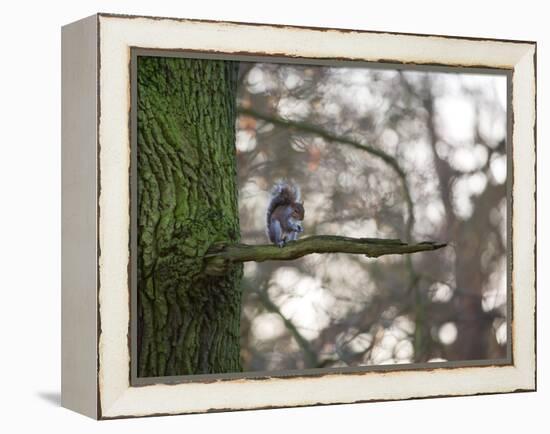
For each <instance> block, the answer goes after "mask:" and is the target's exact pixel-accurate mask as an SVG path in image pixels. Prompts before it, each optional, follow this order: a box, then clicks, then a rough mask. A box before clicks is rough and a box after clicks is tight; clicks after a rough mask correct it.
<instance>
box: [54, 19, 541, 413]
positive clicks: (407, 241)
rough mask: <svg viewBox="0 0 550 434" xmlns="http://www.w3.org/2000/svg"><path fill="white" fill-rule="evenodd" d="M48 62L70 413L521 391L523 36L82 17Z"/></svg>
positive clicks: (525, 178) (527, 84) (526, 359)
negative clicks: (56, 123)
mask: <svg viewBox="0 0 550 434" xmlns="http://www.w3.org/2000/svg"><path fill="white" fill-rule="evenodd" d="M62 57H63V59H62V60H63V61H62V122H63V124H62V142H63V143H62V148H63V152H62V155H63V162H62V163H63V164H62V166H63V176H62V189H63V209H62V217H63V240H62V247H63V248H62V265H63V270H62V282H63V288H62V353H63V354H62V404H63V405H64V406H65V407H67V408H70V409H73V410H75V411H78V412H80V413H83V414H85V415H88V416H90V417H93V418H97V419H111V418H120V417H137V416H148V415H169V414H183V413H199V412H209V411H225V410H244V409H258V408H277V407H288V406H307V405H319V404H333V403H352V402H368V401H379V400H397V399H410V398H424V397H438V396H459V395H474V394H489V393H504V392H518V391H532V390H535V388H536V342H535V243H536V224H535V223H536V222H535V128H536V123H535V122H536V116H535V113H536V111H535V100H536V88H535V83H536V73H535V71H536V45H535V43H534V42H528V41H506V40H497V39H494V40H489V39H476V38H460V37H451V36H430V35H413V34H399V33H376V32H368V31H355V30H341V29H320V28H305V27H303V28H302V27H290V26H275V25H264V24H243V23H227V22H211V21H197V20H185V19H175V18H154V17H135V16H119V15H110V14H97V15H94V16H92V17H89V18H86V19H83V20H81V21H78V22H75V23H72V24H69V25H67V26H65V27H64V28H63V31H62Z"/></svg>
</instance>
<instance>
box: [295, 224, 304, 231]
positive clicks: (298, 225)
mask: <svg viewBox="0 0 550 434" xmlns="http://www.w3.org/2000/svg"><path fill="white" fill-rule="evenodd" d="M296 232H304V227H303V226H302V225H301V224H297V225H296Z"/></svg>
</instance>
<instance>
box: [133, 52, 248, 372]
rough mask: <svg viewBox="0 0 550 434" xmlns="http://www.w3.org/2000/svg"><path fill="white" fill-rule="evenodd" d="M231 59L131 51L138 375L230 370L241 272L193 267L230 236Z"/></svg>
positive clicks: (234, 231) (234, 223)
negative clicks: (134, 61) (134, 66)
mask: <svg viewBox="0 0 550 434" xmlns="http://www.w3.org/2000/svg"><path fill="white" fill-rule="evenodd" d="M236 78H237V65H236V64H235V63H234V62H227V61H214V60H197V59H182V58H165V57H139V58H138V73H137V86H138V101H137V118H138V125H137V130H138V137H137V142H138V163H137V165H138V168H137V172H138V358H139V360H138V375H139V376H141V377H148V376H165V375H187V374H206V373H223V372H234V371H239V370H240V369H241V367H240V360H239V318H240V310H241V309H240V306H241V293H240V284H239V283H240V278H241V275H242V270H241V267H240V266H235V267H234V268H233V269H231V270H230V271H229V272H228V273H226V274H224V275H223V276H207V275H206V274H205V273H203V270H204V266H205V264H204V263H203V258H202V257H203V255H204V254H205V253H206V252H207V250H208V248H209V247H210V246H211V245H212V244H214V243H219V242H230V243H234V242H238V241H239V220H238V208H237V185H236V164H235V90H236Z"/></svg>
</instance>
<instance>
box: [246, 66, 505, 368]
mask: <svg viewBox="0 0 550 434" xmlns="http://www.w3.org/2000/svg"><path fill="white" fill-rule="evenodd" d="M506 86H507V85H506V77H505V76H503V75H489V74H483V75H481V74H466V73H447V72H445V73H443V72H420V71H396V70H382V69H369V68H358V67H324V66H309V65H304V66H302V65H290V64H274V63H247V62H241V66H240V74H239V87H238V99H237V107H238V111H239V113H240V115H239V116H238V120H237V164H238V184H239V212H240V226H241V237H242V242H244V243H251V244H255V243H265V242H266V236H265V208H266V205H267V202H268V198H269V190H270V189H271V187H272V185H273V184H274V183H275V182H276V181H277V180H279V179H288V180H293V181H295V182H296V183H297V184H299V185H300V187H301V190H302V197H303V198H304V199H305V208H306V218H305V222H304V223H305V225H304V226H305V234H304V236H307V235H316V234H335V235H336V234H338V235H347V236H353V237H380V238H401V239H406V240H418V239H437V240H440V241H442V242H448V243H449V246H448V247H447V248H445V249H442V250H440V251H438V252H432V253H417V254H415V255H412V256H411V255H407V256H403V255H395V256H387V257H383V258H380V259H376V260H372V259H369V258H366V257H364V256H362V255H345V254H324V255H315V254H314V255H309V256H307V257H304V258H301V259H298V260H295V261H291V262H288V263H287V262H285V263H281V262H277V261H275V262H264V263H255V262H248V263H246V264H245V268H244V278H243V309H242V317H241V359H242V364H243V370H244V371H251V370H253V371H257V370H282V369H302V368H315V367H341V366H359V365H373V364H392V363H411V362H426V361H445V360H482V359H498V358H503V357H505V356H506V350H507V346H506V341H507V336H506V314H507V309H506V306H507V291H506V221H507V217H506V216H507V211H506V210H507V207H506V188H507V187H506V164H507V163H506V161H507V160H506V141H505V139H506V118H507V116H506Z"/></svg>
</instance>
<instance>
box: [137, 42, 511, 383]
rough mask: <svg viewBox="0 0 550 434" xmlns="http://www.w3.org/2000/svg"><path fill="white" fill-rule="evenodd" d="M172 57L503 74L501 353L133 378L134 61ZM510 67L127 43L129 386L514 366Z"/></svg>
mask: <svg viewBox="0 0 550 434" xmlns="http://www.w3.org/2000/svg"><path fill="white" fill-rule="evenodd" d="M146 56H148V57H176V58H190V59H211V60H230V61H231V60H232V61H242V62H264V63H280V64H295V65H312V66H330V67H360V68H370V69H383V70H409V71H411V70H412V71H423V72H437V73H453V74H456V73H460V74H483V75H500V76H504V77H506V87H507V92H506V94H507V95H506V97H507V104H506V160H507V177H506V249H507V256H506V312H507V318H506V331H507V342H506V357H504V358H499V359H481V360H460V361H447V362H432V363H426V362H425V363H403V364H394V365H368V366H358V367H344V368H312V369H297V370H281V371H248V372H234V373H226V374H198V375H172V376H162V377H138V376H137V364H138V357H137V354H138V351H137V308H138V303H137V230H138V229H137V220H138V213H137V203H138V200H137V198H138V195H137V154H138V152H139V150H138V146H137V59H138V57H146ZM513 73H514V71H513V69H509V68H496V67H494V68H492V67H477V66H443V65H441V64H435V63H434V64H411V63H397V62H390V61H389V62H385V61H376V62H374V61H363V60H357V59H350V58H341V59H335V58H330V59H321V58H308V57H296V56H289V57H286V56H282V55H269V54H258V53H252V52H246V53H245V52H241V53H239V54H235V53H229V52H227V53H225V52H220V51H209V50H189V49H155V48H143V47H137V46H132V47H130V63H129V77H130V102H131V103H130V107H129V123H130V125H129V132H130V169H129V190H130V209H129V213H130V231H129V232H130V233H129V240H130V246H129V250H130V263H129V270H128V279H129V282H128V283H129V288H130V289H129V291H130V294H129V295H130V321H129V327H128V336H129V339H128V347H129V352H130V370H129V384H130V387H139V386H147V385H152V384H166V385H176V384H186V383H212V382H218V381H230V380H238V379H250V380H267V379H272V378H273V379H275V378H277V379H292V378H304V377H313V378H314V377H322V376H324V375H334V374H341V375H357V374H363V373H366V372H382V373H383V372H396V371H418V370H422V371H426V370H427V371H432V370H435V369H438V368H446V369H459V368H467V367H488V366H508V365H513V334H512V333H513V288H512V267H513V243H512V238H513V236H512V235H513V225H512V223H513V214H512V213H513V195H512V190H513V183H514V179H513V174H514V171H513V169H514V162H513V149H514V144H513V134H512V130H513V122H514V116H513V107H512V95H513V88H512V86H513Z"/></svg>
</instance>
